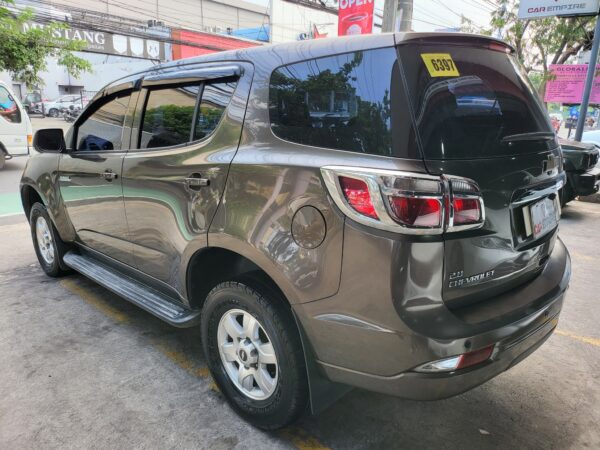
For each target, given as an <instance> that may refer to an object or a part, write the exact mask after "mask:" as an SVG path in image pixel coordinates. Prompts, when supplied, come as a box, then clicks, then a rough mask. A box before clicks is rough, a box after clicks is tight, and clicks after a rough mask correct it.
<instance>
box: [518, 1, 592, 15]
mask: <svg viewBox="0 0 600 450" xmlns="http://www.w3.org/2000/svg"><path fill="white" fill-rule="evenodd" d="M599 6H600V0H521V3H520V5H519V19H536V18H540V17H551V16H591V15H595V14H598V7H599Z"/></svg>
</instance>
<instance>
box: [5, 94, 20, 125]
mask: <svg viewBox="0 0 600 450" xmlns="http://www.w3.org/2000/svg"><path fill="white" fill-rule="evenodd" d="M0 116H2V117H3V118H4V119H5V120H7V121H9V122H12V123H21V111H20V110H19V107H18V106H17V102H16V101H15V99H14V97H13V96H12V95H11V93H10V92H8V90H7V89H6V88H5V87H4V86H0Z"/></svg>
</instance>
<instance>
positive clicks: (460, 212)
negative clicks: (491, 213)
mask: <svg viewBox="0 0 600 450" xmlns="http://www.w3.org/2000/svg"><path fill="white" fill-rule="evenodd" d="M452 208H453V210H454V225H468V224H472V223H479V221H480V220H481V205H480V204H479V201H478V200H477V199H474V198H455V199H454V200H453V201H452Z"/></svg>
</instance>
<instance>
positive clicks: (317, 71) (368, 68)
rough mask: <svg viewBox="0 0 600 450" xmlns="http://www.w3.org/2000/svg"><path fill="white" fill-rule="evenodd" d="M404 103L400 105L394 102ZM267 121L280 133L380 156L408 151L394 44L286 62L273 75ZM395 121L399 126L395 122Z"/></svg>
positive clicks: (313, 143)
mask: <svg viewBox="0 0 600 450" xmlns="http://www.w3.org/2000/svg"><path fill="white" fill-rule="evenodd" d="M398 102H400V103H402V102H404V103H402V106H401V107H397V106H396V104H397V103H398ZM269 108H270V120H271V127H272V130H273V132H274V133H275V135H277V136H279V137H280V138H282V139H285V140H288V141H291V142H296V143H299V144H305V145H311V146H315V147H328V148H333V149H339V150H347V151H352V152H360V153H369V154H373V155H383V156H400V157H412V156H415V155H414V154H412V153H411V151H414V148H413V147H414V146H411V145H410V143H409V142H408V140H409V137H410V136H413V135H414V134H413V133H411V127H410V118H407V120H401V118H402V114H395V116H396V117H395V118H394V117H392V110H393V109H394V110H396V109H397V110H398V111H406V110H407V108H406V105H405V95H404V92H403V91H402V83H401V79H400V76H399V68H398V64H397V54H396V51H395V49H394V48H382V49H374V50H369V51H359V52H353V53H345V54H340V55H334V56H328V57H324V58H318V59H312V60H308V61H303V62H299V63H295V64H290V65H287V66H284V67H280V68H279V69H276V70H275V71H274V72H273V74H272V75H271V82H270V92H269ZM396 122H398V124H399V125H398V126H396Z"/></svg>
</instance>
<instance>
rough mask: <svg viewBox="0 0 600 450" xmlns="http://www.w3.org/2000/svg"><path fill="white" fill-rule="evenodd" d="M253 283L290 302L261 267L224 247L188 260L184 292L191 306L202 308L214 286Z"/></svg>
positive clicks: (195, 254)
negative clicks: (241, 282) (233, 281)
mask: <svg viewBox="0 0 600 450" xmlns="http://www.w3.org/2000/svg"><path fill="white" fill-rule="evenodd" d="M244 279H246V280H252V281H253V282H255V283H256V284H257V285H258V286H257V287H262V288H263V289H267V290H268V291H269V292H271V293H273V294H275V296H277V297H278V298H281V299H282V300H284V301H286V302H287V303H288V304H289V303H290V299H289V297H288V295H286V292H285V290H284V289H282V288H281V287H280V285H279V284H278V283H277V282H276V281H275V279H274V277H273V276H271V275H270V274H269V273H268V271H267V270H265V269H264V267H261V265H259V264H257V263H256V262H254V261H253V260H251V259H250V258H248V257H247V256H245V255H242V254H240V253H238V252H236V251H234V250H232V249H228V248H225V247H205V248H203V249H200V250H198V251H196V252H195V253H194V254H193V256H192V257H191V258H190V260H189V262H188V264H187V270H186V289H187V298H188V302H189V305H190V307H192V308H202V305H203V304H204V301H205V300H206V296H207V295H208V293H209V292H210V291H211V289H212V288H214V287H215V286H216V285H217V284H219V283H221V282H223V281H228V280H244Z"/></svg>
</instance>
